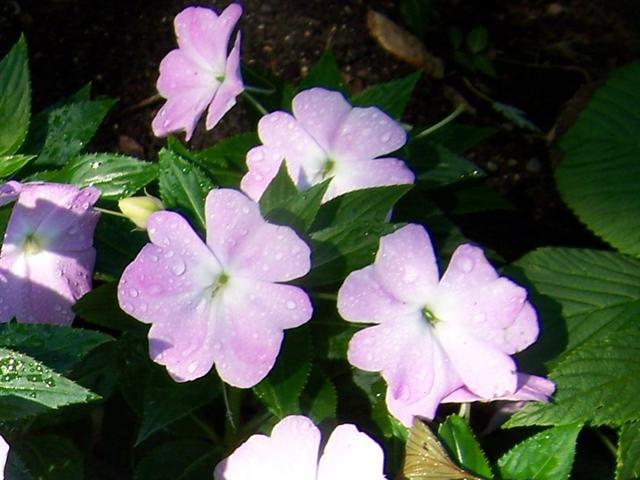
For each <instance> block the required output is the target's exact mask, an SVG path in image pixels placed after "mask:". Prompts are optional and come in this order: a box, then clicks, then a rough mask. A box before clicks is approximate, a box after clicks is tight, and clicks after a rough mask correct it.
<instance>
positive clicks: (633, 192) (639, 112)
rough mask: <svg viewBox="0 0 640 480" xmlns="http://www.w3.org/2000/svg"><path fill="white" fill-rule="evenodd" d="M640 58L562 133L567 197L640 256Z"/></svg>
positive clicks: (600, 231) (559, 176)
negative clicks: (639, 140) (639, 186)
mask: <svg viewBox="0 0 640 480" xmlns="http://www.w3.org/2000/svg"><path fill="white" fill-rule="evenodd" d="M639 84H640V62H638V63H633V64H631V65H628V66H626V67H623V68H621V69H619V70H617V71H616V72H615V73H614V74H613V75H612V76H611V78H610V79H609V81H608V82H607V83H606V84H605V85H604V86H603V87H601V88H600V89H599V90H598V91H597V92H596V94H595V95H594V96H593V98H592V99H591V101H590V102H589V104H588V105H587V107H586V108H585V109H584V110H583V111H582V112H581V113H580V115H579V117H578V120H577V121H576V123H575V124H574V125H573V127H571V129H570V130H569V131H568V132H567V133H566V134H565V135H564V136H563V137H562V139H561V142H560V145H561V147H562V149H563V150H564V152H565V156H564V159H563V160H562V162H561V163H560V165H559V167H558V168H557V170H556V182H557V184H558V190H559V191H560V195H561V196H562V198H563V199H564V201H565V202H567V204H568V205H569V207H571V209H572V210H573V211H574V212H575V213H576V214H577V216H578V217H579V218H580V220H582V221H583V222H584V223H585V224H586V225H587V226H588V227H589V228H590V229H591V230H593V231H594V232H595V233H596V234H597V235H599V236H600V237H602V238H603V239H604V240H606V241H607V242H609V243H610V244H611V245H612V246H613V247H615V248H616V249H618V250H620V251H621V252H623V253H627V254H629V255H634V256H640V195H638V185H640V161H638V159H639V158H640V143H638V138H640V89H639V88H638V85H639Z"/></svg>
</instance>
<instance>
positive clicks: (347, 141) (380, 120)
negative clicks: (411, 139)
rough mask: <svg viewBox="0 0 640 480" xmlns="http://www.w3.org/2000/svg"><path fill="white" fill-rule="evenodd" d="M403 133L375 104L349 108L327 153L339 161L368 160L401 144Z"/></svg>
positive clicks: (404, 136) (403, 137) (403, 140)
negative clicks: (349, 110) (329, 152)
mask: <svg viewBox="0 0 640 480" xmlns="http://www.w3.org/2000/svg"><path fill="white" fill-rule="evenodd" d="M406 141H407V134H406V132H405V131H404V130H403V129H402V127H401V126H400V125H399V124H398V123H397V122H396V121H395V120H393V119H392V118H391V117H389V116H388V115H387V114H386V113H384V112H383V111H382V110H380V109H379V108H376V107H367V108H359V107H356V108H353V109H352V110H351V112H349V114H348V115H347V116H346V118H345V119H344V121H343V122H342V123H341V125H340V127H339V128H338V129H337V132H336V137H335V138H334V140H333V143H332V147H331V149H330V151H331V153H332V154H333V155H335V156H336V157H337V158H340V160H341V161H349V162H353V161H358V160H370V159H372V158H375V157H379V156H381V155H386V154H387V153H391V152H393V151H395V150H397V149H399V148H400V147H402V146H403V145H404V144H405V142H406Z"/></svg>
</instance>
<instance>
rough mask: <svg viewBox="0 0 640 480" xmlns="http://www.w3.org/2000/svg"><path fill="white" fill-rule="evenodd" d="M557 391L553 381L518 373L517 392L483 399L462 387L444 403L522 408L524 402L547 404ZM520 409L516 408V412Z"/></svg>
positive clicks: (445, 399) (446, 398) (447, 397)
mask: <svg viewBox="0 0 640 480" xmlns="http://www.w3.org/2000/svg"><path fill="white" fill-rule="evenodd" d="M555 389H556V386H555V384H554V383H553V382H552V381H551V380H548V379H546V378H544V377H539V376H537V375H528V374H526V373H518V385H517V387H516V390H515V391H514V392H512V393H508V394H506V395H504V396H502V397H494V398H482V397H480V396H478V395H476V394H475V393H473V392H472V391H471V390H469V389H468V388H467V387H460V388H459V389H457V390H454V391H453V392H451V393H450V394H449V395H447V396H446V397H444V398H443V399H442V403H468V402H492V401H495V400H501V401H505V402H511V403H513V404H517V406H518V407H519V408H522V406H523V404H524V402H546V401H547V400H548V399H549V397H550V396H551V395H553V392H554V391H555ZM519 408H516V410H518V409H519ZM516 410H514V411H516ZM511 413H513V412H511Z"/></svg>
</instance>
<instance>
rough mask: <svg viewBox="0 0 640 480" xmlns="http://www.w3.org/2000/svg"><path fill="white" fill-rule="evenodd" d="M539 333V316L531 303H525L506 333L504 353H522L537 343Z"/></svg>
mask: <svg viewBox="0 0 640 480" xmlns="http://www.w3.org/2000/svg"><path fill="white" fill-rule="evenodd" d="M539 331H540V328H539V326H538V315H537V314H536V311H535V309H534V308H533V306H532V305H531V304H530V303H529V302H525V303H524V305H523V306H522V310H521V311H520V313H519V314H518V316H517V317H516V319H515V320H514V321H513V323H512V324H511V325H510V326H509V327H507V328H506V329H505V331H504V347H503V351H504V352H506V353H516V352H521V351H522V350H524V349H525V348H527V347H528V346H529V345H531V344H532V343H533V342H535V341H536V339H537V338H538V333H539ZM507 346H508V347H509V348H508V349H507Z"/></svg>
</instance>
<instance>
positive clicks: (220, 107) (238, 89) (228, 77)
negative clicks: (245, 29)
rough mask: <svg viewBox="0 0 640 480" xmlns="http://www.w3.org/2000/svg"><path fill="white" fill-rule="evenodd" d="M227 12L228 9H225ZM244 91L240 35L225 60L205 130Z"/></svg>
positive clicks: (218, 119)
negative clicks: (222, 78)
mask: <svg viewBox="0 0 640 480" xmlns="http://www.w3.org/2000/svg"><path fill="white" fill-rule="evenodd" d="M227 10H228V8H227ZM243 90H244V84H243V83H242V76H241V74H240V34H239V33H238V35H237V36H236V41H235V44H234V45H233V49H232V50H231V53H230V54H229V58H228V59H227V66H226V70H225V74H224V80H223V81H222V84H221V85H220V86H219V87H218V90H217V91H216V93H215V95H214V96H213V100H212V101H211V104H210V105H209V111H208V112H207V124H206V125H207V130H211V129H212V128H213V127H215V126H216V125H217V124H218V122H219V121H220V119H221V118H222V117H223V116H224V114H225V113H227V112H228V111H229V110H231V108H232V107H233V106H234V105H235V104H236V97H237V96H238V95H240V94H241V93H242V91H243Z"/></svg>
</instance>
